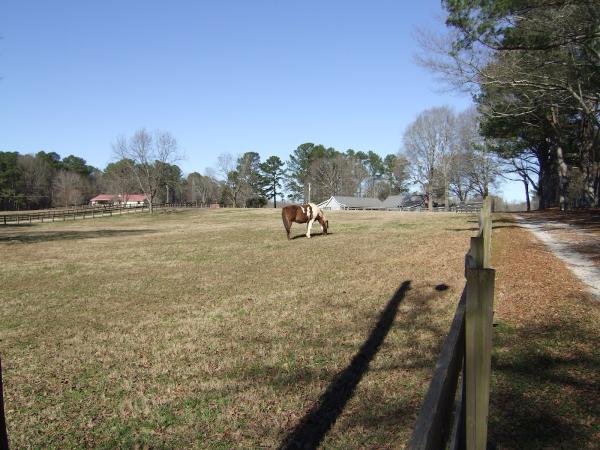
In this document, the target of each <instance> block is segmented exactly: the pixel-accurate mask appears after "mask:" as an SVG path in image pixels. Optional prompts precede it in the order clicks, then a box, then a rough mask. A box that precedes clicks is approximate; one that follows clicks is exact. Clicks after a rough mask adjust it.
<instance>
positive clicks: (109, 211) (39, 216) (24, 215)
mask: <svg viewBox="0 0 600 450" xmlns="http://www.w3.org/2000/svg"><path fill="white" fill-rule="evenodd" d="M202 207H207V206H203V205H200V204H196V203H160V204H155V205H152V208H153V209H155V210H161V209H169V208H202ZM147 211H150V207H149V206H148V205H136V206H89V207H83V208H72V209H57V210H46V211H24V212H15V213H10V214H3V215H0V225H21V224H27V223H33V222H41V223H43V222H60V221H63V222H64V221H67V220H78V219H92V218H96V217H106V216H113V215H122V214H129V213H137V212H147Z"/></svg>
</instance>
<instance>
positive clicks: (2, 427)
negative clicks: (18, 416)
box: [0, 359, 8, 450]
mask: <svg viewBox="0 0 600 450" xmlns="http://www.w3.org/2000/svg"><path fill="white" fill-rule="evenodd" d="M0 449H3V450H4V449H8V433H7V431H6V419H5V417H4V388H3V386H2V360H1V359H0Z"/></svg>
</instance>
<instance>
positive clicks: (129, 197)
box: [118, 194, 148, 208]
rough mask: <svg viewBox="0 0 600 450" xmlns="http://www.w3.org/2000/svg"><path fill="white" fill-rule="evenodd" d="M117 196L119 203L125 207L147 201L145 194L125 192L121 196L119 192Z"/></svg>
mask: <svg viewBox="0 0 600 450" xmlns="http://www.w3.org/2000/svg"><path fill="white" fill-rule="evenodd" d="M118 197H119V199H118V200H119V204H120V205H122V206H125V207H126V208H130V207H133V206H142V205H143V204H144V203H148V199H147V197H146V194H125V195H123V196H121V194H119V195H118Z"/></svg>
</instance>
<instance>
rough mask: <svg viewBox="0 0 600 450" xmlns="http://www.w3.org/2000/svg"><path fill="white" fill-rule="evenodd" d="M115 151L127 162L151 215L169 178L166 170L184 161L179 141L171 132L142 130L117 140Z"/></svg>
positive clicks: (114, 146)
mask: <svg viewBox="0 0 600 450" xmlns="http://www.w3.org/2000/svg"><path fill="white" fill-rule="evenodd" d="M113 151H114V153H115V155H116V156H117V157H118V158H119V159H121V160H124V161H126V163H127V169H128V170H129V172H130V173H131V175H132V177H133V178H134V179H135V180H136V181H137V184H138V186H139V188H140V190H141V191H142V192H143V193H144V195H145V196H146V199H147V200H148V205H149V207H150V212H153V204H154V202H155V199H156V196H157V194H158V192H159V189H160V188H161V187H162V185H163V184H164V181H165V180H166V178H167V176H168V173H167V172H166V171H167V170H168V168H169V166H170V165H171V164H174V163H175V162H176V161H178V160H179V159H180V158H181V156H180V154H179V151H178V148H177V141H176V140H175V138H174V137H173V136H172V135H171V134H170V133H168V132H160V131H156V132H155V133H154V134H150V133H149V132H148V131H146V129H145V128H142V129H140V130H138V131H137V132H136V133H135V134H134V135H133V136H132V137H131V138H130V139H126V138H125V137H123V136H121V137H119V138H117V140H116V142H115V143H114V144H113Z"/></svg>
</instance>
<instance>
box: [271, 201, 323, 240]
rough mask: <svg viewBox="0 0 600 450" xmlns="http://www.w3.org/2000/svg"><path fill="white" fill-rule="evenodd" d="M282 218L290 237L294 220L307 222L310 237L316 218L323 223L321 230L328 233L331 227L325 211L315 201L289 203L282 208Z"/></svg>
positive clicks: (308, 236) (307, 234)
mask: <svg viewBox="0 0 600 450" xmlns="http://www.w3.org/2000/svg"><path fill="white" fill-rule="evenodd" d="M281 218H282V219H283V226H284V227H285V231H286V232H287V237H288V239H290V230H291V229H292V222H296V223H305V224H306V237H307V238H310V229H311V227H312V224H313V222H314V221H315V220H316V221H318V222H319V224H321V231H322V232H323V233H324V234H327V228H328V227H329V221H327V220H325V216H324V215H323V211H321V208H319V207H318V206H317V205H315V204H314V203H308V204H306V205H289V206H285V207H283V208H281Z"/></svg>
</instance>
